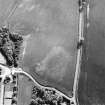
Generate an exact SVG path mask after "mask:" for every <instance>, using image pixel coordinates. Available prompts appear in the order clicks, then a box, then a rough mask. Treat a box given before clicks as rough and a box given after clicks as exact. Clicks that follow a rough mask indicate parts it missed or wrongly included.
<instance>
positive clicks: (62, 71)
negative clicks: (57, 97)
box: [36, 46, 72, 81]
mask: <svg viewBox="0 0 105 105" xmlns="http://www.w3.org/2000/svg"><path fill="white" fill-rule="evenodd" d="M71 59H72V57H71V56H70V55H69V53H68V52H67V51H66V50H65V49H64V48H63V47H61V46H55V47H53V48H52V49H51V51H50V52H49V53H48V55H47V56H46V57H45V58H44V59H43V61H42V62H41V63H40V66H39V68H38V69H37V70H36V72H38V73H39V74H40V75H45V76H47V77H48V78H51V79H54V80H57V81H61V80H63V77H64V76H65V75H66V70H67V66H68V64H69V63H70V61H71Z"/></svg>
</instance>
